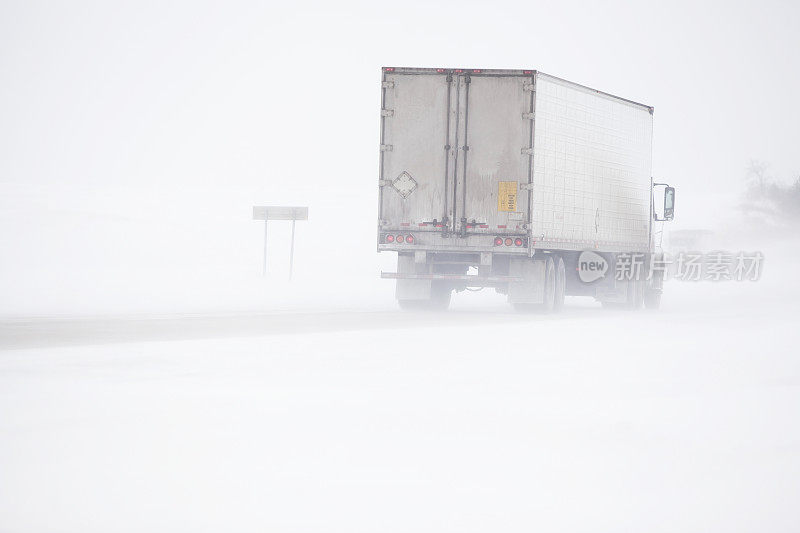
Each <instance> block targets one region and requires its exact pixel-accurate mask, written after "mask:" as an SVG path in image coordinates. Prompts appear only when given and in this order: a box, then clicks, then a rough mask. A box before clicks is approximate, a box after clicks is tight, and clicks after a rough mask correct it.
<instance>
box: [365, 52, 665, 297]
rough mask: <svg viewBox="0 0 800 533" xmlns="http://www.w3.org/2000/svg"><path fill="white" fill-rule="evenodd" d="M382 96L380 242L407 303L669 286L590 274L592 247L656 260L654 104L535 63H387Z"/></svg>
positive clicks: (604, 293) (644, 292)
mask: <svg viewBox="0 0 800 533" xmlns="http://www.w3.org/2000/svg"><path fill="white" fill-rule="evenodd" d="M381 94H382V97H381V102H382V106H381V142H380V177H379V179H380V181H379V185H380V187H379V190H380V193H379V222H378V226H379V227H378V250H379V251H396V252H398V271H397V272H385V273H383V274H382V275H383V277H386V278H395V279H397V298H398V300H399V301H400V303H401V304H402V305H403V306H404V307H419V306H431V305H432V306H446V304H447V302H449V296H450V294H451V292H452V290H461V289H464V288H467V287H471V286H472V287H494V288H496V289H497V290H498V291H500V292H504V293H507V294H508V296H509V300H510V301H511V302H512V303H514V304H517V305H518V306H519V307H524V308H530V307H537V308H541V309H543V310H545V311H549V310H551V309H553V308H558V307H560V304H561V303H562V302H563V297H564V295H565V294H585V295H590V296H594V297H596V298H598V299H599V300H601V301H603V302H605V303H620V302H626V303H628V304H629V305H633V306H636V305H637V304H638V303H639V302H640V301H643V300H645V299H646V300H647V303H649V304H650V305H653V306H654V305H657V303H658V300H659V298H660V292H661V287H660V284H653V283H651V284H650V285H649V286H648V285H647V283H645V282H644V281H643V282H641V283H639V284H631V283H618V282H616V281H615V280H614V279H613V276H610V275H604V276H602V277H601V278H599V279H597V280H593V281H592V282H585V281H581V278H580V276H579V274H580V272H579V270H580V268H581V264H582V263H581V262H579V259H580V258H581V254H582V253H583V252H587V251H591V252H592V253H593V254H594V256H592V257H595V259H596V261H599V262H603V261H604V262H605V263H606V265H605V268H606V272H609V271H610V272H613V270H611V268H613V266H614V264H615V262H616V260H617V257H618V255H619V254H623V253H624V254H642V255H643V256H645V257H646V259H647V260H648V261H649V260H650V259H651V257H650V255H651V253H652V252H653V251H654V250H653V239H652V234H653V220H654V209H653V202H652V191H653V183H652V178H651V159H652V138H653V108H652V107H650V106H647V105H643V104H639V103H636V102H633V101H630V100H626V99H623V98H619V97H616V96H612V95H610V94H606V93H603V92H600V91H596V90H594V89H590V88H588V87H584V86H582V85H578V84H575V83H571V82H568V81H565V80H562V79H560V78H556V77H554V76H549V75H547V74H543V73H541V72H538V71H535V70H484V69H441V68H440V69H431V68H391V67H386V68H384V69H383V76H382V81H381ZM670 190H671V191H672V192H671V193H670V194H671V196H670V199H671V200H670V201H674V189H672V188H670ZM584 257H587V256H586V255H584ZM597 258H599V259H597ZM587 261H588V260H587ZM587 264H588V263H587ZM648 265H649V264H648ZM471 267H474V269H476V270H477V273H476V274H470V268H471ZM551 271H552V272H551ZM551 278H552V279H551ZM629 285H633V286H629ZM656 285H657V286H656Z"/></svg>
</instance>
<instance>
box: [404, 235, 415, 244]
mask: <svg viewBox="0 0 800 533" xmlns="http://www.w3.org/2000/svg"><path fill="white" fill-rule="evenodd" d="M406 244H414V236H413V235H406Z"/></svg>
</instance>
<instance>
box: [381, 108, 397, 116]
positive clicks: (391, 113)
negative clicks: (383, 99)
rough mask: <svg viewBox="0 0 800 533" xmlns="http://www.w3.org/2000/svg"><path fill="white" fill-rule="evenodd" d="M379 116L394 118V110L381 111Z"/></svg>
mask: <svg viewBox="0 0 800 533" xmlns="http://www.w3.org/2000/svg"><path fill="white" fill-rule="evenodd" d="M381 116H382V117H393V116H394V109H381Z"/></svg>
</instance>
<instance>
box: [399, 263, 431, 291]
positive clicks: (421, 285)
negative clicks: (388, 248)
mask: <svg viewBox="0 0 800 533" xmlns="http://www.w3.org/2000/svg"><path fill="white" fill-rule="evenodd" d="M427 268H428V265H426V264H425V263H422V264H420V263H418V262H417V261H415V256H414V255H413V254H397V272H398V273H400V274H421V273H426V272H427ZM431 285H432V280H429V279H398V280H397V286H396V289H395V298H397V299H398V300H430V299H431Z"/></svg>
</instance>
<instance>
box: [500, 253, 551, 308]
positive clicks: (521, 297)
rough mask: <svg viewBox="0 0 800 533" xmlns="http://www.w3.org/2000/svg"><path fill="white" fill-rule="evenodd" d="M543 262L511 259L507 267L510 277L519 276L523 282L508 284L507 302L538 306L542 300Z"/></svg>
mask: <svg viewBox="0 0 800 533" xmlns="http://www.w3.org/2000/svg"><path fill="white" fill-rule="evenodd" d="M544 269H545V261H543V260H533V259H527V258H526V259H522V260H516V259H512V260H511V262H510V264H509V266H508V274H509V275H510V276H519V277H521V278H523V281H512V282H510V283H509V284H508V301H509V303H512V304H522V303H526V304H540V303H542V301H543V300H544V275H545V272H544Z"/></svg>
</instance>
